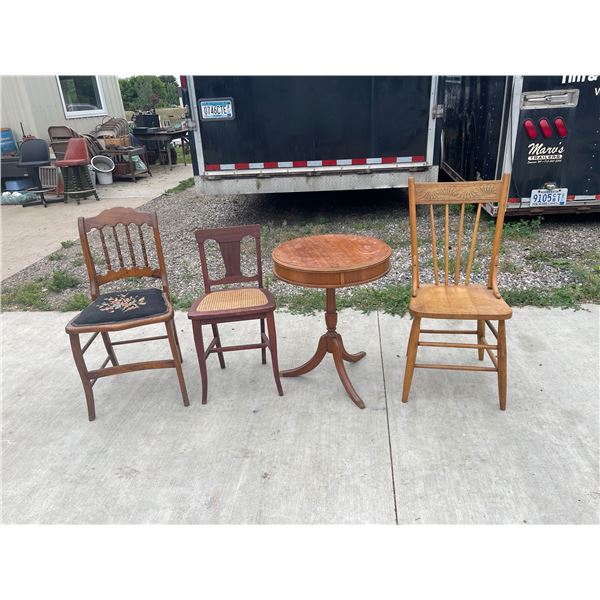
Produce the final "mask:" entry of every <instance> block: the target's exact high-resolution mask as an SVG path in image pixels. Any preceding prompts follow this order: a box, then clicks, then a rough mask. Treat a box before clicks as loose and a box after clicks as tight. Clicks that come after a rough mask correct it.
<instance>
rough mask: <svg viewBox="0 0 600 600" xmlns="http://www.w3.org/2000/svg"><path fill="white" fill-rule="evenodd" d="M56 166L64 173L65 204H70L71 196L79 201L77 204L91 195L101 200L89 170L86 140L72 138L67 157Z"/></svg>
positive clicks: (56, 163) (66, 153) (57, 162)
mask: <svg viewBox="0 0 600 600" xmlns="http://www.w3.org/2000/svg"><path fill="white" fill-rule="evenodd" d="M54 164H55V165H56V166H57V167H60V168H61V171H62V175H63V181H64V186H65V202H68V200H69V196H73V197H74V198H75V199H76V200H77V204H79V200H80V199H81V198H87V197H88V196H91V195H94V196H95V197H96V200H100V198H98V194H97V192H96V188H95V187H94V185H93V183H92V178H91V176H90V170H89V168H88V165H89V164H90V155H89V154H88V149H87V142H86V141H85V138H71V139H70V140H69V143H68V144H67V151H66V152H65V157H64V158H63V159H62V160H57V161H56V162H55V163H54Z"/></svg>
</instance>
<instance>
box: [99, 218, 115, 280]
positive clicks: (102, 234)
mask: <svg viewBox="0 0 600 600" xmlns="http://www.w3.org/2000/svg"><path fill="white" fill-rule="evenodd" d="M98 233H99V234H100V241H101V242H102V252H103V253H104V260H105V262H106V267H107V270H108V271H112V264H111V262H110V256H109V254H108V248H107V247H106V239H105V237H104V231H103V230H102V227H99V228H98Z"/></svg>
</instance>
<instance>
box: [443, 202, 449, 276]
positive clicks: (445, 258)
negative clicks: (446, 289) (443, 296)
mask: <svg viewBox="0 0 600 600" xmlns="http://www.w3.org/2000/svg"><path fill="white" fill-rule="evenodd" d="M445 225H446V232H445V235H444V284H445V285H448V239H449V237H448V205H447V204H446V210H445Z"/></svg>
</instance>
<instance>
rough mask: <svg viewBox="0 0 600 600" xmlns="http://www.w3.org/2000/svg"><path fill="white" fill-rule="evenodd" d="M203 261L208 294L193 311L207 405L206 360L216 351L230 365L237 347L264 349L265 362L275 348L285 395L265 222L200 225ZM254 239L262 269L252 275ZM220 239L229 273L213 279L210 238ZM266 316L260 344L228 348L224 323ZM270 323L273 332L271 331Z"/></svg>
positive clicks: (276, 367)
mask: <svg viewBox="0 0 600 600" xmlns="http://www.w3.org/2000/svg"><path fill="white" fill-rule="evenodd" d="M195 235H196V241H197V242H198V250H199V252H200V262H201V265H202V279H203V282H204V291H205V294H204V295H203V296H201V297H200V298H198V299H197V300H195V301H194V303H193V304H192V307H191V308H190V310H189V312H188V318H189V319H190V320H191V321H192V329H193V332H194V342H195V344H196V352H197V354H198V364H199V367H200V377H201V379H202V404H206V402H207V394H208V377H207V372H206V359H207V358H208V356H209V355H210V354H212V353H215V354H217V355H218V356H219V364H220V365H221V368H222V369H224V368H225V358H224V356H223V353H224V352H232V351H235V350H250V349H255V348H256V349H258V348H260V350H261V356H262V364H263V365H264V364H266V362H267V357H266V348H269V351H270V352H271V364H272V366H273V376H274V377H275V384H276V386H277V391H278V392H279V395H280V396H283V388H282V387H281V381H280V379H279V364H278V361H277V333H276V330H275V317H274V312H275V305H276V303H275V298H274V297H273V295H272V294H271V293H270V292H269V291H268V290H266V289H265V288H264V286H263V275H262V261H261V244H260V225H246V226H241V227H222V228H216V229H198V230H196V232H195ZM246 237H250V238H251V239H252V240H253V241H254V249H255V252H256V272H255V273H253V274H251V275H244V274H243V273H242V267H241V260H242V241H243V239H244V238H246ZM209 240H214V241H215V242H216V243H217V244H218V248H219V251H220V254H221V258H222V262H223V264H224V267H225V273H224V275H223V276H222V277H217V278H216V279H213V278H211V275H210V273H209V269H208V263H207V258H206V247H205V245H206V242H207V241H209ZM240 283H241V284H247V283H255V284H256V286H252V287H250V286H247V285H243V286H236V287H229V288H227V289H220V290H215V291H213V289H212V288H213V287H214V286H223V285H229V284H240ZM254 319H257V320H260V343H257V344H256V343H255V344H244V345H238V346H222V345H221V338H220V336H219V329H218V324H219V323H229V322H233V321H247V320H254ZM265 321H266V324H267V330H268V336H267V334H266V333H265ZM202 325H210V326H211V328H212V333H213V339H212V341H211V342H210V343H209V344H208V346H207V347H206V349H205V348H204V342H203V339H202Z"/></svg>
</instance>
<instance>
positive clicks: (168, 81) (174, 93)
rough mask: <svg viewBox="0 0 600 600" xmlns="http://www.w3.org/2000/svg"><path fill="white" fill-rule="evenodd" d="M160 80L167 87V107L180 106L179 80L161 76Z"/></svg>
mask: <svg viewBox="0 0 600 600" xmlns="http://www.w3.org/2000/svg"><path fill="white" fill-rule="evenodd" d="M158 78H159V79H160V80H161V81H162V82H163V84H164V86H165V97H164V100H165V106H172V105H174V104H175V105H178V104H179V92H178V90H179V85H178V84H177V79H175V77H173V75H159V76H158Z"/></svg>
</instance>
